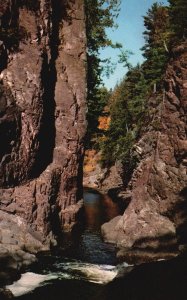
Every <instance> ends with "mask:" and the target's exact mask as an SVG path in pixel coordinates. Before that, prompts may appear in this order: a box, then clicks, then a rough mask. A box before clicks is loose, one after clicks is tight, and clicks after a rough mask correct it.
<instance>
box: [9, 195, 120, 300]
mask: <svg viewBox="0 0 187 300" xmlns="http://www.w3.org/2000/svg"><path fill="white" fill-rule="evenodd" d="M84 211H85V226H84V230H83V231H82V232H81V233H80V234H77V233H76V234H75V235H74V236H73V237H70V236H66V237H65V238H64V241H63V248H62V249H61V251H60V254H57V255H43V256H41V257H40V259H39V263H37V264H36V265H35V266H33V267H31V269H29V270H27V272H26V273H24V274H22V277H21V279H20V280H19V281H17V282H16V283H14V284H13V285H11V286H10V287H9V288H10V289H11V290H12V292H13V294H14V296H16V297H17V299H19V300H37V299H40V300H42V299H47V300H52V299H53V300H54V299H55V300H60V299H62V297H65V299H66V300H67V299H68V300H76V299H77V300H78V299H81V300H82V299H85V300H86V299H98V297H99V294H100V293H101V292H102V289H103V288H104V285H105V284H106V283H108V282H110V281H112V280H113V278H115V277H116V275H117V273H118V267H117V266H116V265H117V260H116V251H115V247H114V246H113V245H111V244H107V243H104V242H103V241H102V238H101V234H100V228H101V225H102V224H103V223H104V222H106V221H108V220H110V219H111V218H113V217H115V216H117V215H118V214H120V209H119V207H118V205H117V204H116V203H114V202H113V201H112V200H111V199H110V198H109V197H108V196H106V195H105V196H102V195H101V194H99V193H98V192H95V191H90V190H85V192H84ZM124 266H126V265H125V264H124Z"/></svg>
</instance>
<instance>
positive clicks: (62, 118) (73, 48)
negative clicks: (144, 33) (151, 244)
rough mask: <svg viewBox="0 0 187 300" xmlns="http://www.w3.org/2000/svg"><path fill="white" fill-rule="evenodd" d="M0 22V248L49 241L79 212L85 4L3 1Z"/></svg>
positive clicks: (50, 0)
mask: <svg viewBox="0 0 187 300" xmlns="http://www.w3.org/2000/svg"><path fill="white" fill-rule="evenodd" d="M0 22H1V29H0V72H1V73H0V140H1V149H0V243H1V245H0V246H2V245H5V244H6V241H7V244H8V243H9V244H11V243H12V244H13V245H15V244H19V243H21V242H20V239H21V238H20V237H19V234H18V233H19V228H20V230H25V231H24V232H25V233H24V234H25V235H24V238H23V240H22V244H23V245H24V244H27V242H28V232H29V235H30V239H31V240H30V241H29V243H30V244H31V243H32V238H36V239H37V240H38V242H39V243H41V244H42V243H45V242H47V243H48V242H50V243H51V242H52V243H53V242H54V237H55V236H57V235H58V234H59V233H60V232H62V231H66V230H71V229H72V227H73V225H74V224H75V223H76V218H77V214H78V212H79V209H80V207H81V197H82V195H81V192H82V191H81V181H82V168H81V164H82V159H83V139H84V135H85V129H86V119H85V115H86V102H85V99H86V71H85V69H86V68H85V64H86V37H85V16H84V1H83V0H76V1H71V0H1V1H0ZM8 220H9V221H8ZM8 224H9V225H10V224H13V227H14V225H15V228H17V231H16V232H11V229H10V228H9V226H8ZM8 228H9V229H8ZM5 232H6V236H5ZM3 239H4V240H3ZM38 247H39V245H38Z"/></svg>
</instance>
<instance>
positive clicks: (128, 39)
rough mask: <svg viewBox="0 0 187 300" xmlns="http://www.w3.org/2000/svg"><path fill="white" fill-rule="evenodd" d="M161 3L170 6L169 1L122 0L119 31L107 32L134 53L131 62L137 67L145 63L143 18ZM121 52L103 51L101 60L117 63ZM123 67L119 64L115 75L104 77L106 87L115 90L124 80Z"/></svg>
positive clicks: (115, 40)
mask: <svg viewBox="0 0 187 300" xmlns="http://www.w3.org/2000/svg"><path fill="white" fill-rule="evenodd" d="M155 2H159V3H163V4H168V2H167V0H161V1H155V0H121V11H120V14H119V17H118V19H117V23H118V29H115V30H111V29H110V30H107V33H108V36H109V37H110V38H111V39H112V41H113V42H119V43H121V44H122V45H123V48H124V49H126V50H130V51H132V52H133V53H134V54H133V55H131V56H130V58H129V61H130V62H131V63H132V64H133V65H136V64H137V63H138V62H139V63H141V62H142V61H143V57H142V55H141V51H140V48H141V47H142V46H143V45H144V38H143V31H144V30H145V28H144V25H143V17H142V16H144V15H146V12H147V11H148V9H149V8H150V7H151V6H152V4H153V3H155ZM118 54H119V50H114V49H111V48H107V49H105V50H102V51H101V58H102V59H103V58H106V57H111V61H114V62H117V60H118V57H117V55H118ZM126 71H127V69H125V68H124V67H123V66H122V65H120V64H118V65H117V67H116V70H115V72H114V74H112V75H110V77H109V78H106V77H103V81H104V84H105V86H106V87H107V88H108V89H110V88H113V87H114V86H115V85H116V83H117V82H119V81H120V79H122V78H123V77H124V75H125V73H126Z"/></svg>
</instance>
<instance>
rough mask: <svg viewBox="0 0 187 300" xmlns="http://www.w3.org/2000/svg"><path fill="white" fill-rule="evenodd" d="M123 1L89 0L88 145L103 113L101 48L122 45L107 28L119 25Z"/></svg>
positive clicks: (87, 9) (86, 5)
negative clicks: (118, 17)
mask: <svg viewBox="0 0 187 300" xmlns="http://www.w3.org/2000/svg"><path fill="white" fill-rule="evenodd" d="M119 8H120V0H85V11H86V32H87V46H88V55H87V66H88V67H87V69H88V72H87V88H88V97H87V99H88V101H87V103H88V114H87V119H88V135H87V144H88V145H89V143H90V140H91V137H92V135H93V134H94V133H97V126H98V117H99V115H100V114H101V113H102V110H103V106H102V105H101V104H102V102H103V100H102V97H101V93H100V87H101V83H102V79H101V76H102V72H103V66H102V60H101V58H100V57H99V50H100V49H102V48H105V47H108V46H110V47H119V46H120V45H119V44H113V43H112V41H111V40H110V39H109V38H108V36H107V34H106V28H113V27H115V26H116V24H115V19H116V18H117V16H118V13H119Z"/></svg>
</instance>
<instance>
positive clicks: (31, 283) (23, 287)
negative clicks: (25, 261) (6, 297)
mask: <svg viewBox="0 0 187 300" xmlns="http://www.w3.org/2000/svg"><path fill="white" fill-rule="evenodd" d="M55 278H57V276H56V277H55V276H54V275H53V274H49V275H41V274H36V273H32V272H26V273H24V274H22V275H21V278H20V279H19V280H18V281H15V282H14V283H13V284H11V285H7V286H6V288H7V289H9V290H10V291H11V292H12V294H13V295H14V296H15V297H18V296H21V295H24V294H27V293H29V292H31V291H33V290H34V289H35V288H37V287H38V286H40V285H41V284H42V283H44V282H45V281H48V280H51V279H55Z"/></svg>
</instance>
